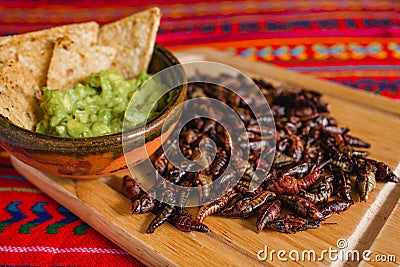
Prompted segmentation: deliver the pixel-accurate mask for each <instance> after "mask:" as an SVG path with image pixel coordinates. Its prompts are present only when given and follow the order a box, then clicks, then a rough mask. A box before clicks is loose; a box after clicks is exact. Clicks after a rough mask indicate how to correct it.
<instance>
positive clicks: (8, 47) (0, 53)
mask: <svg viewBox="0 0 400 267" xmlns="http://www.w3.org/2000/svg"><path fill="white" fill-rule="evenodd" d="M98 30H99V25H98V24H97V23H96V22H87V23H80V24H70V25H65V26H60V27H55V28H51V29H46V30H42V31H37V32H30V33H26V34H21V35H14V36H9V37H2V38H0V62H7V61H8V60H13V61H15V62H17V63H18V64H22V65H23V66H24V67H25V68H27V69H30V70H31V76H30V77H27V78H28V79H30V80H31V81H33V82H34V84H37V86H38V87H41V86H44V85H45V84H46V78H47V69H48V67H49V63H50V59H51V56H52V52H53V46H54V42H55V41H56V40H57V38H60V37H64V36H68V37H69V38H70V39H71V40H73V41H74V42H76V43H81V44H82V45H83V46H90V45H93V44H95V43H96V41H97V34H98ZM3 38H4V39H3Z"/></svg>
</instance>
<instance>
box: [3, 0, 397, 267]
mask: <svg viewBox="0 0 400 267" xmlns="http://www.w3.org/2000/svg"><path fill="white" fill-rule="evenodd" d="M169 2H170V1H166V0H154V1H148V2H143V1H140V2H139V1H104V0H102V1H89V0H80V1H76V0H71V1H61V0H58V1H57V0H52V1H50V0H47V1H45V0H36V1H27V0H21V1H1V2H0V34H1V35H9V34H17V33H23V32H28V31H33V30H39V29H44V28H48V27H52V26H56V25H61V24H66V23H73V22H83V21H88V20H96V21H98V22H99V23H100V24H104V23H107V22H109V21H113V20H115V19H118V18H121V17H123V16H127V15H129V14H131V13H133V12H137V11H139V10H142V9H144V8H146V7H149V6H154V5H157V6H159V7H160V8H161V9H162V12H163V18H162V22H161V25H160V30H159V34H158V38H157V42H159V43H160V44H162V45H165V46H166V47H167V48H169V49H171V50H172V51H179V50H182V49H188V48H196V47H214V48H216V49H219V50H221V51H222V52H225V53H227V54H234V55H240V56H242V57H244V58H246V59H248V60H254V61H265V62H269V63H274V64H277V65H280V66H282V67H285V68H287V69H289V70H293V71H297V72H302V73H309V74H312V75H315V76H318V77H321V78H324V79H328V80H331V81H335V82H339V83H342V84H345V85H348V86H350V87H353V88H354V89H355V90H367V91H370V92H373V93H374V94H379V95H383V96H385V97H388V98H392V99H393V100H395V101H399V100H400V78H399V77H400V64H399V63H400V39H399V37H400V2H399V1H393V0H380V1H374V0H352V1H348V0H336V1H314V0H299V1H294V0H272V1H256V0H249V1H201V2H199V1H194V0H187V1H180V2H179V1H178V2H176V1H175V2H174V3H173V4H170V3H169ZM0 196H1V199H2V201H1V202H0V266H3V265H5V266H8V265H11V266H22V265H23V266H72V265H73V266H139V265H141V263H140V262H139V261H137V260H136V259H134V258H133V257H131V256H130V255H128V254H127V253H126V252H125V251H123V250H122V249H120V248H118V247H117V246H116V245H114V244H113V243H112V242H110V241H108V240H107V239H106V238H104V237H103V236H102V235H100V234H99V233H98V232H96V231H95V230H94V229H92V228H91V227H89V226H88V225H87V224H86V223H84V222H83V221H81V220H80V219H79V218H77V217H76V216H75V215H74V214H72V213H71V212H70V211H68V210H67V209H65V208H64V207H63V206H61V205H59V204H58V203H56V202H55V201H53V200H52V199H50V198H49V197H47V196H46V195H45V194H43V193H42V192H41V191H40V190H38V189H37V188H35V187H34V186H33V185H32V184H30V183H29V182H28V181H26V180H25V178H24V177H21V176H20V175H19V174H18V173H17V172H16V171H15V170H14V168H13V167H12V165H11V164H10V159H9V156H8V154H7V153H6V152H4V151H3V150H0Z"/></svg>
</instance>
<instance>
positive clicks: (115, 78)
mask: <svg viewBox="0 0 400 267" xmlns="http://www.w3.org/2000/svg"><path fill="white" fill-rule="evenodd" d="M148 78H150V75H149V74H147V73H145V72H142V73H140V74H139V75H138V76H137V77H136V78H135V79H131V80H125V79H124V78H123V76H122V75H121V74H120V73H119V72H117V71H116V70H114V69H108V70H105V71H102V72H99V73H93V74H91V75H90V76H89V77H87V78H86V80H85V81H84V82H83V83H77V84H75V85H74V86H73V87H71V88H69V89H67V90H49V89H47V88H45V87H44V88H42V91H43V101H42V103H41V104H40V107H41V108H42V110H43V113H44V117H43V120H41V121H40V122H39V123H38V124H37V125H36V131H37V132H39V133H43V134H48V135H55V136H60V137H71V138H82V137H93V136H102V135H109V134H114V133H118V132H121V131H122V127H123V121H124V114H125V111H126V109H127V106H128V104H129V102H130V100H131V98H132V96H133V94H135V93H136V92H137V91H138V88H139V87H140V86H141V85H142V83H143V82H144V81H146V80H147V79H148ZM146 89H147V88H146ZM142 95H143V97H141V98H140V99H139V101H140V102H143V103H146V108H148V106H153V104H154V101H155V100H157V99H158V98H157V94H151V92H150V93H145V94H142ZM152 95H153V97H151V96H152ZM161 100H162V101H161ZM161 100H160V101H159V102H162V103H157V104H156V105H155V106H154V107H153V108H152V110H151V111H150V113H149V110H148V111H147V113H146V110H137V112H138V113H142V114H150V116H149V118H148V119H149V120H151V119H152V118H154V117H155V116H157V115H158V114H159V112H161V110H162V108H163V106H165V102H166V101H168V99H166V98H165V97H164V98H163V99H161ZM152 101H153V102H152ZM140 115H141V114H138V116H134V118H133V119H131V121H130V123H131V125H132V127H134V126H137V125H140V124H143V123H144V122H146V119H147V118H146V116H143V115H141V116H140ZM131 117H132V116H131ZM132 120H133V121H132Z"/></svg>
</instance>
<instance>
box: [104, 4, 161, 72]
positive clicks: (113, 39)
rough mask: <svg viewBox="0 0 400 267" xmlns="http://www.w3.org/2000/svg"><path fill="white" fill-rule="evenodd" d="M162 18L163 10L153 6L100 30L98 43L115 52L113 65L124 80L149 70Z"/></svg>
mask: <svg viewBox="0 0 400 267" xmlns="http://www.w3.org/2000/svg"><path fill="white" fill-rule="evenodd" d="M160 18H161V12H160V9H159V8H157V7H154V8H149V9H147V10H145V11H142V12H139V13H135V14H133V15H131V16H129V17H126V18H123V19H120V20H118V21H115V22H112V23H109V24H106V25H104V26H102V27H100V33H99V40H98V43H99V45H105V46H111V47H114V48H115V49H116V51H117V54H116V56H115V59H114V61H113V62H112V64H111V66H112V67H113V68H115V69H116V70H118V71H120V72H121V73H122V75H123V76H124V78H125V79H130V78H134V77H136V76H137V74H139V73H140V72H141V71H144V70H147V68H148V65H149V63H150V60H151V56H152V54H153V49H154V43H155V40H156V35H157V30H158V26H159V25H160Z"/></svg>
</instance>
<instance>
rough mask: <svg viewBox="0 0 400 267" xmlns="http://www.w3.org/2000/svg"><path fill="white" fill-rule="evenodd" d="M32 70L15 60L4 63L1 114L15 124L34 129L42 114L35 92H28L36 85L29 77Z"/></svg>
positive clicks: (0, 72) (0, 88)
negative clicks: (27, 77) (28, 89)
mask: <svg viewBox="0 0 400 267" xmlns="http://www.w3.org/2000/svg"><path fill="white" fill-rule="evenodd" d="M30 74H31V73H30V70H29V69H27V68H25V67H24V66H23V65H21V64H18V63H17V62H15V61H8V62H7V63H4V64H3V66H2V68H1V69H0V114H1V115H3V116H4V117H6V118H8V119H9V120H10V121H12V122H13V123H14V124H16V125H18V126H20V127H22V128H25V129H29V130H33V129H34V127H35V125H36V122H37V121H38V120H39V119H40V117H41V116H42V111H41V109H40V107H39V102H38V100H37V98H36V97H35V96H34V94H35V92H29V93H26V92H27V88H33V87H34V85H33V84H32V83H31V82H30V81H29V79H24V77H25V76H29V75H30Z"/></svg>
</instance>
